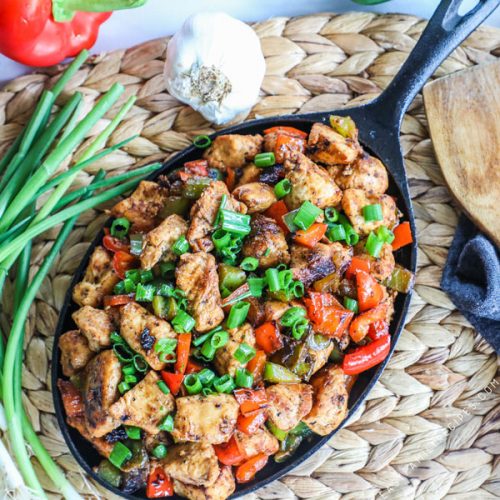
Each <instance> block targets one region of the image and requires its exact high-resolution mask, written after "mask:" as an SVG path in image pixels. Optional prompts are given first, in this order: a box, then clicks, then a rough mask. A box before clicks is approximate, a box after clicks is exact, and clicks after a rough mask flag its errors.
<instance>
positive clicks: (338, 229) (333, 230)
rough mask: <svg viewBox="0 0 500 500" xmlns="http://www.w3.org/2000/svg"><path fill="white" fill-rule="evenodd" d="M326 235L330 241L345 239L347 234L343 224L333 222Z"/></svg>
mask: <svg viewBox="0 0 500 500" xmlns="http://www.w3.org/2000/svg"><path fill="white" fill-rule="evenodd" d="M326 236H327V237H328V239H329V240H330V241H343V240H345V239H346V236H347V235H346V232H345V228H344V226H343V225H342V224H333V225H332V226H330V228H329V229H328V232H327V234H326Z"/></svg>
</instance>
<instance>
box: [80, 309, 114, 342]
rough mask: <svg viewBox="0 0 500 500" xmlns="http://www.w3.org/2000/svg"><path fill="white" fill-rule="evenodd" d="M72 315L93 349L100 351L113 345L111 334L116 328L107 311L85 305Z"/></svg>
mask: <svg viewBox="0 0 500 500" xmlns="http://www.w3.org/2000/svg"><path fill="white" fill-rule="evenodd" d="M71 317H72V318H73V321H74V322H75V323H76V326H77V327H78V328H79V329H80V331H81V332H82V333H83V335H85V337H86V338H87V341H88V344H89V348H90V350H91V351H94V352H99V351H101V350H102V349H104V348H106V347H109V346H110V345H111V340H110V335H111V334H112V333H113V332H114V331H115V330H116V328H115V325H114V324H113V322H112V321H111V318H110V317H109V315H108V313H107V312H106V311H103V310H102V309H96V308H95V307H92V306H83V307H81V308H80V309H78V311H75V312H74V313H73V314H72V315H71Z"/></svg>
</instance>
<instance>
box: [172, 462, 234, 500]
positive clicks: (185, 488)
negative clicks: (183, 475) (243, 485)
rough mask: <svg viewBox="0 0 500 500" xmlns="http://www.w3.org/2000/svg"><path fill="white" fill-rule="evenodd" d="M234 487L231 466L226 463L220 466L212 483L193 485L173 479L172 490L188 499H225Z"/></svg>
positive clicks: (232, 491)
mask: <svg viewBox="0 0 500 500" xmlns="http://www.w3.org/2000/svg"><path fill="white" fill-rule="evenodd" d="M235 489H236V483H235V481H234V476H233V473H232V472H231V467H229V466H227V465H224V466H222V467H221V469H220V474H219V477H218V478H217V479H216V480H215V482H214V484H212V485H210V486H207V487H202V486H193V485H192V484H185V483H182V482H181V481H178V480H177V479H174V492H175V493H176V494H177V495H180V496H181V497H186V498H188V499H189V500H226V499H227V498H228V497H229V496H231V495H232V494H233V493H234V490H235Z"/></svg>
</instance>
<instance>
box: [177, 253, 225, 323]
mask: <svg viewBox="0 0 500 500" xmlns="http://www.w3.org/2000/svg"><path fill="white" fill-rule="evenodd" d="M175 279H176V282H177V287H178V288H180V289H181V290H182V291H183V292H184V293H185V294H186V297H187V299H188V312H189V313H190V314H191V315H192V316H193V318H194V319H195V321H196V325H195V328H196V330H197V331H198V332H206V331H208V330H211V329H212V328H215V327H216V326H218V325H219V324H220V323H221V322H222V320H223V319H224V311H223V310H222V307H221V296H220V291H219V277H218V275H217V264H216V262H215V257H214V256H213V255H211V254H209V253H205V252H197V253H185V254H183V255H181V257H180V259H179V264H178V266H177V268H176V270H175Z"/></svg>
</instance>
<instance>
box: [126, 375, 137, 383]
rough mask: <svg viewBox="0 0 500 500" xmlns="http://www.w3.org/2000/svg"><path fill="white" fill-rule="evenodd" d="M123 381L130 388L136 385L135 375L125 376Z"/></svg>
mask: <svg viewBox="0 0 500 500" xmlns="http://www.w3.org/2000/svg"><path fill="white" fill-rule="evenodd" d="M123 381H124V382H125V383H127V384H129V385H131V386H132V385H135V384H137V377H136V376H135V375H125V377H123Z"/></svg>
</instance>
